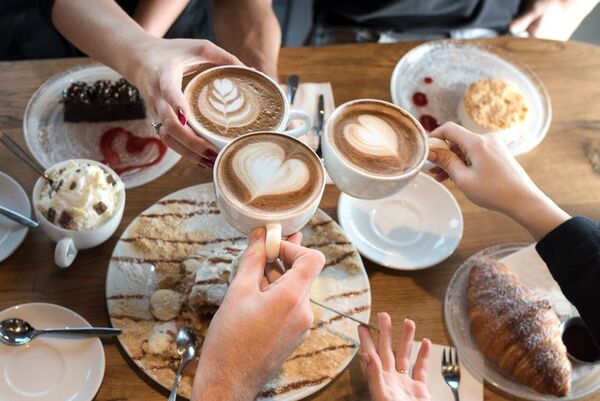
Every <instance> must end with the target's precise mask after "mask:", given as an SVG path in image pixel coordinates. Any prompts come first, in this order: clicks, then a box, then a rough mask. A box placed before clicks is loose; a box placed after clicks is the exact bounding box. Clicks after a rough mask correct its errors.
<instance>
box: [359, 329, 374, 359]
mask: <svg viewBox="0 0 600 401" xmlns="http://www.w3.org/2000/svg"><path fill="white" fill-rule="evenodd" d="M358 338H359V339H360V352H361V353H367V354H375V355H377V349H376V348H375V343H374V342H373V337H371V332H370V331H369V328H368V327H365V326H358Z"/></svg>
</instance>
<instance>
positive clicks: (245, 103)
mask: <svg viewBox="0 0 600 401" xmlns="http://www.w3.org/2000/svg"><path fill="white" fill-rule="evenodd" d="M192 85H193V86H192V87H191V89H190V90H189V91H188V101H189V103H190V106H191V107H192V113H193V116H192V117H193V118H194V119H195V120H196V121H197V122H198V123H199V124H200V125H202V126H203V127H204V128H205V129H207V130H208V131H210V132H211V133H213V134H217V135H220V136H223V137H226V138H235V137H238V136H240V135H244V134H247V133H249V132H253V131H264V130H266V131H268V130H274V129H277V128H278V127H279V126H280V125H281V122H282V121H283V118H284V115H285V105H284V102H285V100H284V99H283V97H282V96H281V93H280V92H279V89H278V88H276V87H275V86H274V85H273V83H272V82H270V81H269V80H268V79H266V78H265V77H263V76H262V75H260V74H257V73H255V72H252V71H247V70H242V69H237V68H224V69H217V70H214V71H208V72H205V73H204V76H202V77H201V78H199V79H198V80H197V81H195V82H193V83H192Z"/></svg>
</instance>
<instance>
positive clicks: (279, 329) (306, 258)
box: [192, 229, 325, 401]
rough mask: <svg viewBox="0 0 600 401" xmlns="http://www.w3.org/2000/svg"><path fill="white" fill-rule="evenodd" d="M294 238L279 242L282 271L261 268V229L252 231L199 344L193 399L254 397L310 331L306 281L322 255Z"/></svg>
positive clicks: (312, 276)
mask: <svg viewBox="0 0 600 401" xmlns="http://www.w3.org/2000/svg"><path fill="white" fill-rule="evenodd" d="M300 238H301V237H300V236H299V235H295V236H293V237H292V238H290V239H291V240H292V241H293V242H299V240H300ZM293 242H290V241H282V243H281V244H282V245H281V252H280V254H279V257H280V259H281V260H282V261H283V262H284V264H285V265H286V266H287V267H289V269H288V270H287V271H286V272H285V273H283V274H281V273H280V272H277V271H276V269H271V270H272V271H266V270H265V265H266V256H265V231H264V229H257V230H254V231H253V232H252V234H251V235H250V243H249V246H248V249H247V250H246V252H244V255H243V256H242V258H241V260H240V264H239V267H238V271H237V273H236V276H235V278H234V280H233V282H232V283H231V286H230V288H229V290H228V291H227V295H226V296H225V299H224V301H223V304H222V305H221V307H220V308H219V310H218V311H217V313H216V314H215V316H214V317H213V319H212V321H211V324H210V327H209V329H208V332H207V335H206V339H205V341H204V344H203V346H202V353H201V355H200V363H199V366H198V369H197V371H196V376H195V379H194V386H193V390H192V400H196V401H197V400H202V401H207V400H222V399H228V400H229V399H231V400H252V399H254V397H255V396H256V393H257V392H258V391H259V390H260V388H261V387H262V386H263V385H264V383H265V382H266V381H267V380H269V379H270V378H271V377H273V376H274V375H275V374H276V373H277V372H278V371H279V369H280V368H281V365H283V363H284V362H285V361H286V359H287V358H288V357H289V356H290V355H291V354H292V352H293V351H294V350H295V349H296V348H297V347H298V346H299V345H300V344H301V343H302V342H303V341H304V339H305V338H306V336H307V335H308V331H309V330H310V327H311V326H312V323H313V314H312V308H311V306H310V303H309V292H310V286H311V284H312V282H313V281H314V279H315V278H316V277H317V276H318V274H319V273H320V272H321V269H322V268H323V265H324V263H325V257H324V256H323V254H322V253H320V252H318V251H315V250H311V249H308V248H304V247H302V246H300V245H297V244H295V243H293ZM266 274H268V275H269V279H267V278H266V277H265V275H266ZM271 280H274V281H272V282H270V281H271Z"/></svg>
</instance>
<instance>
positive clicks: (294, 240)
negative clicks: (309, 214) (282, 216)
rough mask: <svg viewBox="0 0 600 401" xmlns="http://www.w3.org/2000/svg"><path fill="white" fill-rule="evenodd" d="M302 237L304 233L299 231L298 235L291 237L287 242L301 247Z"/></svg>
mask: <svg viewBox="0 0 600 401" xmlns="http://www.w3.org/2000/svg"><path fill="white" fill-rule="evenodd" d="M302 237H303V235H302V232H301V231H298V232H297V233H294V234H292V235H290V236H289V237H288V238H287V239H286V241H287V242H291V243H292V244H296V245H300V244H301V243H302Z"/></svg>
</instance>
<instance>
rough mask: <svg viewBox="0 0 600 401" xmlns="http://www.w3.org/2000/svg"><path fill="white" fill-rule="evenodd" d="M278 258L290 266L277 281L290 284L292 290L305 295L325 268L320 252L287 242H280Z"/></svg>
mask: <svg viewBox="0 0 600 401" xmlns="http://www.w3.org/2000/svg"><path fill="white" fill-rule="evenodd" d="M279 258H280V259H281V260H282V261H283V263H284V264H285V265H286V266H291V268H290V269H289V270H288V271H287V272H286V274H284V275H283V277H282V278H281V280H279V281H280V282H282V283H284V282H291V283H293V286H294V288H297V289H299V290H301V291H304V292H305V293H307V292H308V291H309V289H310V285H311V284H312V282H313V281H314V280H315V278H317V276H318V275H319V273H320V272H321V270H322V269H323V266H325V256H323V254H322V253H321V252H319V251H316V250H314V249H309V248H305V247H303V246H300V245H296V244H293V243H291V242H288V241H282V243H281V251H280V253H279Z"/></svg>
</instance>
